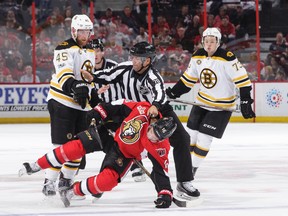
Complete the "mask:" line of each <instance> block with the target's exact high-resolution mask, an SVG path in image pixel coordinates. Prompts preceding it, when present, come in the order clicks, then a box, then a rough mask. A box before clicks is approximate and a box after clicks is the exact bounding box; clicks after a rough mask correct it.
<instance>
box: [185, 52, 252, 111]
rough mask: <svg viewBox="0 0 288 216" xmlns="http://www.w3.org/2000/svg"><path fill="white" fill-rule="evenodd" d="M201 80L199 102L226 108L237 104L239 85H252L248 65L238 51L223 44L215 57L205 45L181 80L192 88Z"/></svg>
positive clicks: (197, 100) (192, 60)
mask: <svg viewBox="0 0 288 216" xmlns="http://www.w3.org/2000/svg"><path fill="white" fill-rule="evenodd" d="M197 81H199V83H200V88H199V91H198V93H197V96H196V102H198V103H203V104H205V105H209V106H219V107H223V108H234V107H235V106H236V99H237V97H236V88H242V87H248V86H251V81H250V79H249V77H248V74H247V72H246V69H245V68H244V67H243V65H242V64H241V63H240V62H239V61H238V59H237V57H236V56H235V55H234V53H233V52H231V51H226V50H224V49H222V48H218V50H217V51H216V52H215V53H214V55H213V56H211V57H208V55H207V52H206V51H205V50H204V49H199V50H197V51H195V52H194V53H193V55H192V57H191V60H190V63H189V65H188V68H187V69H186V71H185V72H184V73H183V75H182V77H181V78H180V82H183V84H184V85H185V86H186V87H187V88H192V87H193V86H194V84H195V83H196V82H197ZM235 87H236V88H235Z"/></svg>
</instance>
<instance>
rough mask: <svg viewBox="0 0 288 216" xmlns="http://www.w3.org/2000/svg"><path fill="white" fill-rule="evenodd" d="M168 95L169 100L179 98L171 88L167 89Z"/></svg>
mask: <svg viewBox="0 0 288 216" xmlns="http://www.w3.org/2000/svg"><path fill="white" fill-rule="evenodd" d="M166 94H167V96H168V97H169V98H171V99H176V98H177V97H178V96H177V95H175V94H174V93H173V92H172V89H171V87H168V88H167V89H166Z"/></svg>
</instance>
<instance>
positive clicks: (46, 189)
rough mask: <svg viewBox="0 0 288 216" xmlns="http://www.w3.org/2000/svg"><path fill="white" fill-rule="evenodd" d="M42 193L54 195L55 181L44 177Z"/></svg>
mask: <svg viewBox="0 0 288 216" xmlns="http://www.w3.org/2000/svg"><path fill="white" fill-rule="evenodd" d="M42 193H43V194H44V195H45V196H55V195H56V188H55V181H52V180H49V179H46V178H45V180H44V186H43V189H42Z"/></svg>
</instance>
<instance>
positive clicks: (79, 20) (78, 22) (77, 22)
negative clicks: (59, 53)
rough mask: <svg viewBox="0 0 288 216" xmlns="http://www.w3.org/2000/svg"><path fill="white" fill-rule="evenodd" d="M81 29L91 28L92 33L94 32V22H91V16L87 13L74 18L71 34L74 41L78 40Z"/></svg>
mask: <svg viewBox="0 0 288 216" xmlns="http://www.w3.org/2000/svg"><path fill="white" fill-rule="evenodd" d="M79 29H83V30H90V32H91V33H90V35H93V34H94V32H93V23H92V22H91V20H90V18H89V17H88V16H87V15H85V14H77V15H75V16H73V18H72V22H71V35H72V38H73V40H74V41H76V38H77V31H78V30H79Z"/></svg>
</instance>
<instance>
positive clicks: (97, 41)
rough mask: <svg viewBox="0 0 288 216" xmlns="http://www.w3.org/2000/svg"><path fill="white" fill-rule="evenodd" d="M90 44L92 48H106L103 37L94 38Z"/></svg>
mask: <svg viewBox="0 0 288 216" xmlns="http://www.w3.org/2000/svg"><path fill="white" fill-rule="evenodd" d="M89 45H90V47H91V48H92V49H97V48H99V49H100V50H101V51H103V50H104V45H103V42H102V40H101V39H93V40H91V41H90V42H89Z"/></svg>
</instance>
